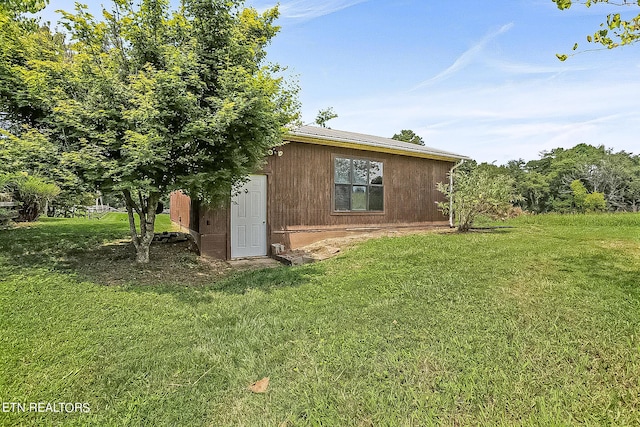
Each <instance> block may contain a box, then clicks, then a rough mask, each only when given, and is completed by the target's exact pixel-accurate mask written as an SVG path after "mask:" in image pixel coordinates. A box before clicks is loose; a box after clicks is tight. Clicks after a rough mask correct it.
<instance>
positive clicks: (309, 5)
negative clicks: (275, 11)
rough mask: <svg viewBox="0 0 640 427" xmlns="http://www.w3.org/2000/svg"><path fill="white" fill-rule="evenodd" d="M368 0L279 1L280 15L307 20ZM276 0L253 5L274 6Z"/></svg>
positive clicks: (259, 6) (258, 2) (262, 7)
mask: <svg viewBox="0 0 640 427" xmlns="http://www.w3.org/2000/svg"><path fill="white" fill-rule="evenodd" d="M367 1H369V0H324V1H313V0H292V1H282V2H280V6H279V9H280V15H281V17H282V18H288V19H298V20H309V19H314V18H318V17H320V16H324V15H330V14H332V13H335V12H338V11H340V10H343V9H346V8H348V7H351V6H355V5H357V4H360V3H364V2H367ZM276 4H277V3H276V2H271V1H266V2H265V1H255V2H253V5H254V6H255V7H256V8H257V9H258V10H262V9H267V8H270V7H273V6H275V5H276Z"/></svg>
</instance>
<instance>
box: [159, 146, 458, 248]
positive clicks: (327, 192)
mask: <svg viewBox="0 0 640 427" xmlns="http://www.w3.org/2000/svg"><path fill="white" fill-rule="evenodd" d="M278 149H279V150H281V151H282V152H283V155H282V156H277V155H274V156H269V158H268V159H267V164H266V165H265V166H264V168H263V169H262V170H261V172H258V174H261V173H262V174H266V175H267V244H268V245H271V244H272V243H282V244H284V245H285V246H286V247H287V248H295V247H298V246H300V245H303V244H308V243H311V242H314V241H317V240H321V239H323V238H328V237H337V236H343V235H349V234H352V233H357V232H358V228H367V227H370V228H374V227H378V228H387V229H388V228H426V227H430V226H433V225H437V224H446V220H447V218H446V217H445V216H444V215H442V213H440V212H439V211H438V209H437V206H436V204H435V202H436V201H444V200H445V199H444V196H443V195H442V194H441V193H439V192H438V191H437V190H436V183H437V182H446V181H447V180H448V178H447V172H448V171H449V169H450V168H451V166H452V165H453V163H452V162H447V161H440V160H429V159H423V158H417V157H409V156H401V155H397V154H386V153H378V152H370V151H366V150H356V149H351V148H340V147H329V146H322V145H316V144H305V143H299V142H289V143H287V144H286V145H284V146H282V147H279V148H278ZM335 156H344V157H347V158H361V159H368V160H375V161H381V162H383V164H384V173H383V180H384V211H383V212H382V213H380V212H376V213H367V212H358V213H350V212H349V213H343V212H334V211H333V206H332V194H333V186H334V182H333V159H334V158H335ZM190 211H191V206H190V199H189V197H187V196H186V195H184V194H182V193H180V192H175V193H172V195H171V220H172V221H173V222H174V223H176V224H180V225H182V226H183V227H187V228H190V229H192V230H193V229H195V228H198V232H194V231H192V234H194V237H195V238H196V241H197V243H198V247H199V248H200V252H201V254H202V255H207V256H211V257H215V258H221V259H229V258H230V256H231V242H230V230H229V227H230V217H229V215H230V212H229V211H230V210H229V207H228V206H224V207H220V208H205V207H201V208H200V209H199V212H198V226H197V227H191V226H190V224H189V216H190ZM194 213H195V212H194ZM194 220H195V218H194Z"/></svg>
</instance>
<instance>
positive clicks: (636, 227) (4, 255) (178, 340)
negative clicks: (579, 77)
mask: <svg viewBox="0 0 640 427" xmlns="http://www.w3.org/2000/svg"><path fill="white" fill-rule="evenodd" d="M510 225H513V226H514V228H508V229H500V230H497V231H493V232H475V233H469V234H465V235H462V234H432V235H420V236H406V237H398V238H382V239H379V240H375V241H369V242H366V243H364V244H362V245H360V246H359V247H357V248H355V249H352V250H349V251H346V252H345V253H343V254H341V255H340V256H338V257H337V258H334V259H332V260H328V261H325V262H322V263H318V264H311V265H305V266H301V267H295V268H286V267H283V268H277V269H271V270H262V271H251V272H239V273H233V274H229V273H227V274H226V275H221V274H220V271H219V268H214V267H212V266H210V265H208V264H204V263H202V262H199V261H198V260H197V259H196V258H195V257H194V256H193V255H192V254H190V253H188V252H186V250H185V249H184V248H180V247H173V246H166V245H165V246H161V245H157V246H155V247H154V250H153V252H152V256H154V255H155V256H156V259H160V261H155V262H154V263H152V264H151V265H150V266H148V267H145V268H143V269H138V268H136V267H135V266H131V265H130V261H129V260H128V256H129V255H130V254H132V252H131V250H130V249H129V248H127V247H126V246H122V245H111V244H106V243H109V242H113V241H115V240H118V239H122V238H126V236H127V223H126V220H125V218H124V217H123V216H122V215H110V216H107V217H105V218H104V219H102V220H46V221H44V222H42V223H39V224H37V225H34V226H31V227H30V228H26V227H21V228H18V229H14V230H9V231H0V401H2V402H5V403H7V402H22V403H29V402H86V403H88V404H89V406H90V412H89V413H71V414H63V413H50V412H48V413H35V412H24V413H22V412H5V413H2V412H0V424H5V425H14V424H15V425H21V424H24V425H88V424H92V425H100V426H108V425H114V426H121V425H150V426H161V425H172V426H173V425H189V426H191V425H193V426H196V425H205V426H218V425H242V426H259V425H265V426H278V425H282V426H286V425H328V426H338V425H355V426H360V425H362V426H368V425H376V426H378V425H415V426H423V425H543V426H547V425H573V424H587V425H638V424H640V215H638V214H625V215H588V216H535V217H521V218H518V219H516V220H513V221H512V222H511V223H510ZM163 227H164V229H166V228H168V227H169V223H168V220H167V219H166V217H164V218H161V220H160V228H161V229H162V228H163ZM266 376H268V377H270V385H269V390H268V392H267V393H266V394H253V393H252V392H251V391H249V390H248V386H249V385H250V384H251V383H252V382H254V381H256V380H259V379H261V378H263V377H266Z"/></svg>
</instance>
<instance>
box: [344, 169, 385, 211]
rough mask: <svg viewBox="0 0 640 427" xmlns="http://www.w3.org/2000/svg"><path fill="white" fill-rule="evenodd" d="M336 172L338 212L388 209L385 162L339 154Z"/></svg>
mask: <svg viewBox="0 0 640 427" xmlns="http://www.w3.org/2000/svg"><path fill="white" fill-rule="evenodd" d="M333 171H334V173H333V183H334V187H333V200H334V205H333V209H334V211H335V212H382V211H384V187H383V165H382V162H377V161H373V160H366V159H353V158H348V157H335V158H334V161H333Z"/></svg>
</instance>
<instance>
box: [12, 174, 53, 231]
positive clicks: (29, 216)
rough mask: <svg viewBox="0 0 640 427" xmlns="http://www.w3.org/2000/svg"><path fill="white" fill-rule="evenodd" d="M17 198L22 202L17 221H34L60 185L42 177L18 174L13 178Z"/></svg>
mask: <svg viewBox="0 0 640 427" xmlns="http://www.w3.org/2000/svg"><path fill="white" fill-rule="evenodd" d="M15 186H16V191H17V195H18V196H17V198H18V201H19V202H20V203H22V206H21V208H20V209H19V211H18V212H19V214H20V216H19V217H18V221H35V220H37V219H38V217H39V216H40V214H41V213H42V211H43V209H44V208H45V206H46V204H47V203H49V202H50V201H51V200H53V199H55V198H56V196H58V194H60V187H58V186H57V185H56V184H53V183H51V182H47V181H45V180H44V179H42V178H39V177H36V176H31V175H26V176H25V175H19V176H17V177H16V179H15Z"/></svg>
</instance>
